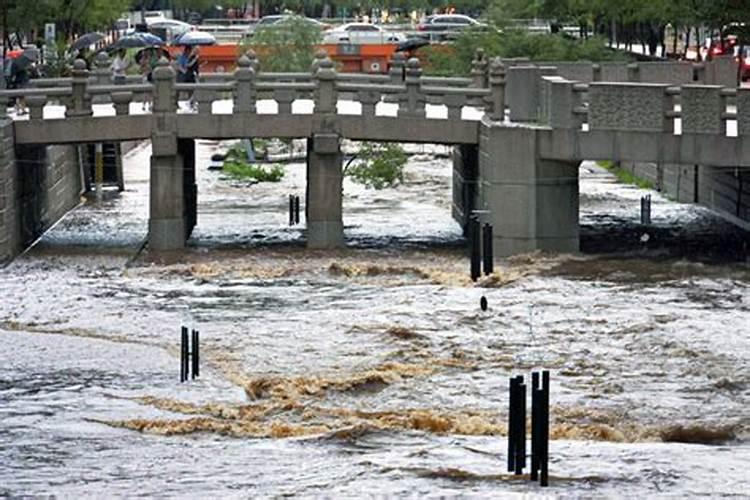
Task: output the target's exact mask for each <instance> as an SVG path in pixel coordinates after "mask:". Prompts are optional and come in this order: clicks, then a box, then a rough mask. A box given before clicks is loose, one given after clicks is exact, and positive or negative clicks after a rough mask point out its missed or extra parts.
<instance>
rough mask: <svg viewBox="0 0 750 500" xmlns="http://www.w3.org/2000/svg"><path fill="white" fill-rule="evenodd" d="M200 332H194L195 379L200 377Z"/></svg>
mask: <svg viewBox="0 0 750 500" xmlns="http://www.w3.org/2000/svg"><path fill="white" fill-rule="evenodd" d="M198 336H199V333H198V330H193V352H192V356H193V359H192V360H193V379H195V378H196V377H199V376H200V351H199V349H200V348H199V341H198Z"/></svg>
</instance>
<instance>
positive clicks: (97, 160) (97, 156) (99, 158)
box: [94, 142, 104, 203]
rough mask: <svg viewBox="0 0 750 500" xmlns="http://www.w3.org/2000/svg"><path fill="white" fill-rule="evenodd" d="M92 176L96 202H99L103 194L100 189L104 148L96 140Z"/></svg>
mask: <svg viewBox="0 0 750 500" xmlns="http://www.w3.org/2000/svg"><path fill="white" fill-rule="evenodd" d="M94 167H95V171H94V178H95V180H96V202H97V203H101V202H102V198H103V194H104V193H102V189H103V185H104V148H103V145H102V143H101V142H97V143H96V145H95V146H94Z"/></svg>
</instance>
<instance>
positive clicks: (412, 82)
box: [397, 57, 425, 118]
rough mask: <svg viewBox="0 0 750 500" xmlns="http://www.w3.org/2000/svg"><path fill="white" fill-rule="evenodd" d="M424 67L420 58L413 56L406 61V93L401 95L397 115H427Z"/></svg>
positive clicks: (421, 116)
mask: <svg viewBox="0 0 750 500" xmlns="http://www.w3.org/2000/svg"><path fill="white" fill-rule="evenodd" d="M421 80H422V68H421V66H420V65H419V59H417V58H416V57H412V58H411V59H409V60H408V61H407V63H406V82H405V83H406V93H405V94H403V95H402V96H401V102H400V103H399V106H398V115H397V116H400V117H401V116H408V117H411V118H424V117H425V110H424V105H425V97H424V95H423V94H422V91H421V88H420V87H421V85H422V84H421Z"/></svg>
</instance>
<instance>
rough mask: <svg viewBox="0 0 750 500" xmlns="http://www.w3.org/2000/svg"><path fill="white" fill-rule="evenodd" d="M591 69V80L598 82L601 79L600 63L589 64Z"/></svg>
mask: <svg viewBox="0 0 750 500" xmlns="http://www.w3.org/2000/svg"><path fill="white" fill-rule="evenodd" d="M591 71H592V79H591V81H592V82H600V81H602V65H601V64H597V63H594V64H592V65H591Z"/></svg>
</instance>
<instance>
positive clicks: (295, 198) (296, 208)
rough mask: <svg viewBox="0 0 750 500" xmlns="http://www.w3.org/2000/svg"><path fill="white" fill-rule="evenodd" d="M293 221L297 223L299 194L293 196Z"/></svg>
mask: <svg viewBox="0 0 750 500" xmlns="http://www.w3.org/2000/svg"><path fill="white" fill-rule="evenodd" d="M294 223H295V224H299V196H295V197H294Z"/></svg>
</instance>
